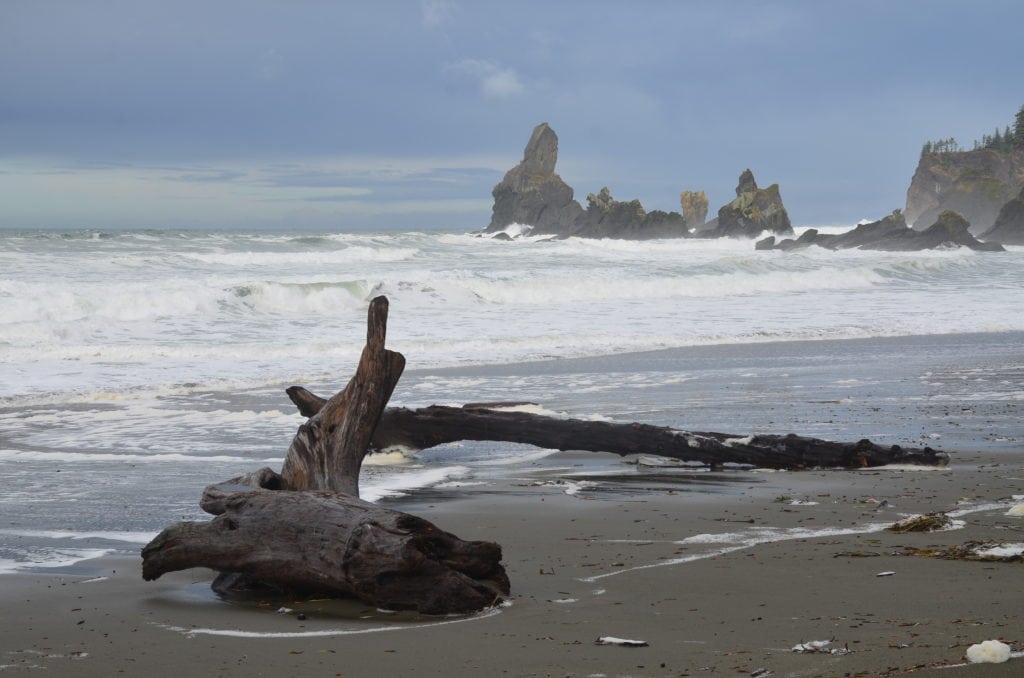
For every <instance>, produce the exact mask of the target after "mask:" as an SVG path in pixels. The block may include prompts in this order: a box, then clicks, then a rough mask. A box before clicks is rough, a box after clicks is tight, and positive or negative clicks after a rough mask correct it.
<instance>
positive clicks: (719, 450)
mask: <svg viewBox="0 0 1024 678" xmlns="http://www.w3.org/2000/svg"><path fill="white" fill-rule="evenodd" d="M288 396H289V397H290V398H291V399H292V402H294V403H295V404H296V406H297V407H298V408H299V410H300V411H301V412H302V413H303V414H305V415H306V416H310V414H309V413H310V412H312V413H315V412H317V408H318V407H321V406H323V404H324V403H325V402H326V401H325V400H324V399H323V398H320V397H319V396H317V395H315V394H313V393H310V392H309V391H307V390H306V389H304V388H301V387H298V386H293V387H291V388H289V389H288ZM494 405H497V404H488V403H480V404H474V405H467V406H463V407H461V408H459V407H445V406H439V405H433V406H431V407H424V408H420V409H415V410H410V409H406V408H402V407H390V408H388V409H386V410H384V413H383V415H382V416H381V419H380V422H379V423H378V425H377V430H376V431H375V432H374V434H373V437H372V438H371V441H370V445H371V448H372V449H374V450H381V449H386V448H388V447H392V446H403V447H408V448H412V449H417V450H421V449H426V448H429V447H434V446H437V445H442V444H444V443H450V442H455V441H459V440H499V441H505V442H515V443H528V444H530V445H536V446H538V447H544V448H549V449H557V450H586V451H591V452H610V453H612V454H618V455H622V456H625V455H630V454H655V455H661V456H664V457H670V458H673V459H679V460H682V461H689V462H700V463H703V464H708V465H710V466H720V465H722V464H728V463H731V464H748V465H752V466H758V467H761V468H775V469H804V468H815V467H825V468H862V467H867V466H883V465H885V464H922V465H942V464H945V463H947V462H948V457H947V456H946V455H945V454H943V453H941V452H937V451H936V450H933V449H932V448H930V447H925V448H923V449H922V448H904V447H900V446H898V445H891V446H888V447H886V446H882V445H876V444H875V443H872V442H871V441H870V440H866V439H865V440H861V441H859V442H856V443H842V442H833V441H830V440H821V439H818V438H808V437H805V436H798V435H793V434H790V435H754V436H747V437H744V436H741V435H737V434H734V433H714V432H707V431H680V430H677V429H672V428H666V427H663V426H652V425H650V424H637V423H629V424H624V423H616V422H607V421H584V420H580V419H556V418H553V417H545V416H542V415H537V414H530V413H527V412H514V411H501V410H494V409H488V408H489V407H493V406H494Z"/></svg>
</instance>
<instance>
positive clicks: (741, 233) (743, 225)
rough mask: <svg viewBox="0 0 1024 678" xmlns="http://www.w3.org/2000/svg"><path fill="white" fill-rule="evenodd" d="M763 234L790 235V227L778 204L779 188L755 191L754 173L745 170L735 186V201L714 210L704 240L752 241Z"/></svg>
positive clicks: (779, 199) (785, 213)
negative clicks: (725, 238) (711, 227)
mask: <svg viewBox="0 0 1024 678" xmlns="http://www.w3.org/2000/svg"><path fill="white" fill-rule="evenodd" d="M763 231H770V232H771V233H775V234H777V235H792V234H793V226H792V225H791V224H790V222H789V214H788V213H787V212H786V207H785V206H784V205H783V204H782V196H781V195H780V194H779V185H778V184H772V185H771V186H769V187H768V188H758V186H757V181H756V180H755V179H754V173H753V172H751V171H750V169H746V170H744V171H743V173H742V174H741V175H740V179H739V184H738V185H737V186H736V198H735V199H734V200H733V201H732V202H730V203H729V204H728V205H724V206H723V207H722V208H721V209H720V210H718V219H717V221H716V223H715V227H714V228H713V229H712V230H710V231H706V232H704V233H702V234H701V235H702V236H704V237H711V238H720V237H729V238H755V237H757V236H758V235H760V234H761V233H762V232H763Z"/></svg>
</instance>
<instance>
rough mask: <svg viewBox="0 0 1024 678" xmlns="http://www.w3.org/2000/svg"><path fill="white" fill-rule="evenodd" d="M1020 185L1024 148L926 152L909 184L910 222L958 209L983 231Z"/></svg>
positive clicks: (920, 224)
mask: <svg viewBox="0 0 1024 678" xmlns="http://www.w3.org/2000/svg"><path fill="white" fill-rule="evenodd" d="M1022 186H1024V149H1020V148H1018V149H1015V150H1005V151H997V150H993V149H981V150H976V151H962V152H955V153H922V154H921V159H920V160H919V161H918V164H917V170H916V171H915V172H914V178H913V179H912V180H911V182H910V188H909V189H907V208H906V215H907V222H908V223H909V224H910V225H911V226H913V227H914V228H922V227H924V226H927V225H930V224H932V223H934V222H935V220H936V219H938V217H939V214H940V213H942V212H944V211H946V210H954V211H956V212H959V213H960V214H961V215H963V217H964V218H965V219H967V221H969V222H970V223H971V231H972V232H973V233H976V234H977V233H982V232H984V231H987V230H988V229H989V228H991V226H992V225H993V224H994V223H995V219H996V216H997V215H998V214H999V210H1000V208H1001V207H1002V206H1003V205H1005V204H1006V203H1007V202H1008V201H1010V200H1011V199H1012V198H1013V197H1014V196H1016V195H1017V193H1018V192H1019V191H1020V190H1021V187H1022Z"/></svg>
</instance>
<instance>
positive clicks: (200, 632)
mask: <svg viewBox="0 0 1024 678" xmlns="http://www.w3.org/2000/svg"><path fill="white" fill-rule="evenodd" d="M499 614H501V608H499V607H492V608H490V609H489V610H485V611H483V612H481V613H480V614H476V615H473V616H471V617H464V618H462V619H445V620H443V621H436V622H430V623H427V624H409V625H399V624H393V625H391V626H370V627H365V628H359V627H356V628H347V629H322V630H319V631H245V630H242V629H212V628H185V627H182V626H168V625H165V624H156V626H159V627H160V628H164V629H167V630H168V631H176V632H178V633H181V634H182V635H185V636H188V637H190V638H191V637H194V636H226V637H230V638H265V639H269V638H327V637H331V636H360V635H365V634H368V633H388V632H391V631H414V630H417V629H427V628H430V627H433V626H449V625H451V624H463V623H465V622H472V621H482V620H484V619H489V618H491V617H494V616H496V615H499Z"/></svg>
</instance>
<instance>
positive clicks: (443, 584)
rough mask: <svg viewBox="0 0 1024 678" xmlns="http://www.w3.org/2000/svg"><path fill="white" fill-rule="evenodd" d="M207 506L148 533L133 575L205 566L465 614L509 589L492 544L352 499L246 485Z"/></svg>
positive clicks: (294, 589) (396, 605) (404, 606)
mask: <svg viewBox="0 0 1024 678" xmlns="http://www.w3.org/2000/svg"><path fill="white" fill-rule="evenodd" d="M216 508H217V510H219V511H220V514H219V515H218V516H217V517H216V518H214V519H213V520H211V521H209V522H206V523H196V522H184V523H179V524H177V525H174V526H172V527H169V528H167V529H165V530H164V531H163V532H161V533H160V534H159V535H157V537H156V538H155V539H154V540H153V541H152V542H150V543H149V544H148V545H147V546H146V547H145V548H144V549H143V551H142V558H143V568H142V576H143V578H144V579H146V580H152V579H156V578H158V577H159V576H161V575H162V574H165V573H167V572H172V571H175V570H182V569H186V568H192V567H208V568H211V569H214V570H219V571H221V572H231V573H244V575H246V579H245V581H246V583H247V584H251V580H256V581H258V582H261V583H266V584H270V585H272V586H273V587H275V588H277V589H279V590H284V591H287V592H290V593H293V594H295V595H308V594H319V595H335V596H346V597H348V596H351V597H355V598H358V599H359V600H362V601H364V602H367V603H370V604H372V605H375V606H377V607H381V608H386V609H392V610H416V611H418V612H422V613H425V614H449V613H459V612H471V611H475V610H479V609H482V608H485V607H487V606H490V605H493V604H494V603H496V602H498V601H500V600H502V599H503V598H504V597H505V596H507V595H508V593H509V581H508V577H507V576H506V575H505V570H504V568H502V566H501V547H500V546H498V545H497V544H494V543H490V542H467V541H463V540H461V539H459V538H458V537H456V536H455V535H452V534H449V533H448V532H445V531H443V530H441V529H439V528H437V527H436V526H435V525H433V524H432V523H430V522H428V521H426V520H423V519H421V518H417V517H415V516H412V515H409V514H406V513H401V512H398V511H392V510H390V509H386V508H381V507H380V506H376V505H374V504H371V503H369V502H365V501H362V500H361V499H358V498H356V497H352V496H348V495H344V494H338V493H336V492H330V491H305V492H290V491H274V490H264V489H248V490H244V491H237V492H231V493H228V494H225V495H223V496H221V497H220V499H219V500H218V502H217V506H216Z"/></svg>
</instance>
